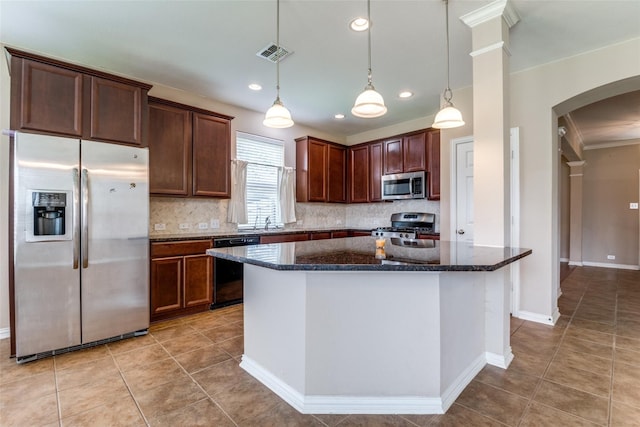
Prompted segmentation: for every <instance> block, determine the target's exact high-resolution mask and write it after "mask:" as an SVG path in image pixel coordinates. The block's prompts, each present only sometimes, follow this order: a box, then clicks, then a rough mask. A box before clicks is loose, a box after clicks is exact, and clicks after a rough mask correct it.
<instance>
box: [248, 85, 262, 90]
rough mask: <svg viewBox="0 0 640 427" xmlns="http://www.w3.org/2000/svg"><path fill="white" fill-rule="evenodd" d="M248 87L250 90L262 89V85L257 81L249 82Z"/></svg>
mask: <svg viewBox="0 0 640 427" xmlns="http://www.w3.org/2000/svg"><path fill="white" fill-rule="evenodd" d="M249 89H251V90H262V86H260V85H259V84H258V83H251V84H250V85H249Z"/></svg>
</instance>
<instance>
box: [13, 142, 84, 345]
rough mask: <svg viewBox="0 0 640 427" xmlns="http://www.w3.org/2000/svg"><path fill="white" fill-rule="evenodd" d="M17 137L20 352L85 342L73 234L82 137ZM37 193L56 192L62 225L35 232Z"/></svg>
mask: <svg viewBox="0 0 640 427" xmlns="http://www.w3.org/2000/svg"><path fill="white" fill-rule="evenodd" d="M13 143H14V154H13V155H14V158H13V162H14V168H13V174H14V175H13V184H14V187H13V198H14V204H13V218H14V225H13V237H14V247H13V251H14V265H13V268H14V276H13V277H14V290H15V294H14V298H15V299H14V301H15V335H16V355H17V356H18V357H23V356H30V355H33V354H37V353H41V352H46V351H51V350H56V349H61V348H65V347H70V346H74V345H78V344H80V343H81V336H80V274H79V269H74V268H73V267H74V258H75V256H74V255H75V253H74V245H73V244H74V240H73V239H72V237H73V236H72V234H73V231H74V228H73V218H74V216H75V215H77V214H78V211H77V205H75V204H74V196H76V197H77V190H76V189H75V188H74V184H73V180H74V176H76V174H77V171H78V168H79V164H78V162H79V159H80V157H79V153H80V152H79V148H80V141H79V140H77V139H76V140H74V139H68V138H59V137H53V136H45V135H34V134H26V133H18V134H16V136H15V138H14V142H13ZM34 194H36V195H43V197H44V195H52V196H49V198H50V199H51V198H52V197H55V198H56V200H54V202H55V203H54V204H55V205H56V208H55V209H52V210H50V212H48V213H47V214H50V213H51V214H52V215H53V213H55V216H58V215H60V208H64V215H62V216H59V217H58V218H56V219H55V222H52V223H51V224H55V227H53V228H55V229H57V230H55V231H51V229H52V227H45V228H49V229H50V230H49V231H44V232H43V231H42V230H40V232H35V233H34V230H35V229H36V228H37V227H38V215H37V214H36V215H34V204H36V205H37V204H38V203H39V202H38V201H37V197H36V196H34ZM63 195H64V197H63ZM45 198H46V197H45ZM63 200H64V206H62V201H63ZM42 213H43V217H44V214H45V212H42ZM42 225H43V224H42V223H41V224H40V226H41V227H42ZM63 225H64V229H62V228H61V227H62V226H63ZM75 231H77V230H75ZM56 233H58V234H56ZM60 233H61V234H60ZM75 237H78V236H77V235H76V236H75Z"/></svg>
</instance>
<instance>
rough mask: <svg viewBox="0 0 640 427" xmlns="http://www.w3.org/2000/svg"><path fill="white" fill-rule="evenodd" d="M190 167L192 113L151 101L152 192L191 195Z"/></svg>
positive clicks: (150, 183)
mask: <svg viewBox="0 0 640 427" xmlns="http://www.w3.org/2000/svg"><path fill="white" fill-rule="evenodd" d="M190 166H191V113H190V112H189V111H186V110H183V109H180V108H176V107H172V106H169V105H163V104H154V103H149V192H150V193H151V194H164V195H176V196H188V195H189V193H190V191H191V188H190V178H189V176H190V169H191V168H190Z"/></svg>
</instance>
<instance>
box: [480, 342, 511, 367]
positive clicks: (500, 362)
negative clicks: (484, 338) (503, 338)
mask: <svg viewBox="0 0 640 427" xmlns="http://www.w3.org/2000/svg"><path fill="white" fill-rule="evenodd" d="M485 357H486V358H487V363H488V364H489V365H493V366H497V367H498V368H502V369H507V368H508V367H509V365H510V364H511V361H512V360H513V353H512V352H511V346H509V351H508V352H507V354H504V355H502V354H496V353H490V352H487V353H485ZM478 372H479V371H478Z"/></svg>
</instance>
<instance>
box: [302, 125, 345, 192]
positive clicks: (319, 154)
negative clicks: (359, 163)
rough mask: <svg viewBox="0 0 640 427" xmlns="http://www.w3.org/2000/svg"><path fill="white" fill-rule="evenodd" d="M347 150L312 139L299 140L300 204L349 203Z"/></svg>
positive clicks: (308, 137) (330, 143)
mask: <svg viewBox="0 0 640 427" xmlns="http://www.w3.org/2000/svg"><path fill="white" fill-rule="evenodd" d="M346 167H347V160H346V147H344V146H341V145H338V144H334V143H332V142H329V141H323V140H321V139H318V138H314V137H311V136H305V137H302V138H297V139H296V200H297V201H298V202H346V200H347V191H346V188H347V187H346V173H347V172H346Z"/></svg>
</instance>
